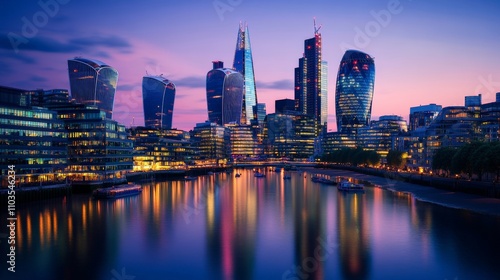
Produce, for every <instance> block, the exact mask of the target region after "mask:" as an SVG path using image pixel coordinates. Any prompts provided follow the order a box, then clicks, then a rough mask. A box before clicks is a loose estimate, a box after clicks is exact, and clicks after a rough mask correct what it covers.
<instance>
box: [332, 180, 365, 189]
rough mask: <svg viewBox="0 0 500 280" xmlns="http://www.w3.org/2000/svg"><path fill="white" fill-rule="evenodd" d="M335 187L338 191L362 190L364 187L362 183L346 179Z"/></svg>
mask: <svg viewBox="0 0 500 280" xmlns="http://www.w3.org/2000/svg"><path fill="white" fill-rule="evenodd" d="M337 189H338V190H339V191H346V192H364V191H365V187H364V186H363V185H362V184H354V183H352V182H349V181H347V180H343V181H342V182H340V183H339V184H338V185H337Z"/></svg>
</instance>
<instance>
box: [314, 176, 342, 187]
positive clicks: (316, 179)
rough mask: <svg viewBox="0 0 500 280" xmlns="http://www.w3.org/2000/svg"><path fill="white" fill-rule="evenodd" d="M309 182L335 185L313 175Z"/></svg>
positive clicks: (330, 181) (333, 182) (331, 181)
mask: <svg viewBox="0 0 500 280" xmlns="http://www.w3.org/2000/svg"><path fill="white" fill-rule="evenodd" d="M311 180H312V181H313V182H315V183H321V184H326V185H335V184H336V182H335V181H333V180H330V179H327V178H324V177H320V176H318V175H314V176H312V177H311Z"/></svg>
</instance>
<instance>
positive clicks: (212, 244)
mask: <svg viewBox="0 0 500 280" xmlns="http://www.w3.org/2000/svg"><path fill="white" fill-rule="evenodd" d="M238 172H240V173H241V177H239V178H236V177H234V174H225V173H221V174H215V175H210V176H209V175H207V176H200V177H198V178H197V180H194V181H167V182H149V183H144V184H143V186H144V189H143V192H142V194H140V195H138V196H132V197H126V198H121V199H117V200H114V201H106V200H99V201H95V200H92V199H90V198H89V197H88V196H86V195H74V196H72V197H66V198H57V199H52V200H49V201H43V202H36V203H29V204H22V205H18V209H17V213H18V216H17V218H18V227H17V231H16V236H17V243H16V244H17V258H16V271H17V272H16V274H15V276H16V277H15V278H12V276H13V275H11V274H8V272H7V270H6V267H5V269H3V271H2V272H1V273H0V275H1V276H2V278H1V279H108V280H109V279H113V278H114V279H120V277H121V278H124V277H125V276H135V279H424V278H425V279H499V278H500V277H499V276H500V268H499V267H498V266H497V261H498V259H500V253H499V252H498V248H500V238H498V237H499V236H500V218H498V217H493V216H486V215H479V214H474V213H471V212H468V211H464V210H454V209H448V208H444V207H440V206H435V205H432V204H428V203H424V202H419V201H417V200H415V199H413V198H412V197H411V196H410V195H408V194H405V193H392V192H389V191H386V190H383V189H380V188H373V187H367V188H366V192H365V193H364V194H359V193H357V194H354V193H341V192H337V189H336V188H335V187H333V186H326V185H321V184H319V183H313V182H311V180H310V176H309V174H306V173H300V172H289V174H291V176H292V179H291V180H284V179H283V172H281V173H275V172H267V176H266V177H264V178H256V177H255V176H254V174H253V172H252V171H251V170H239V171H238ZM4 220H5V219H4ZM4 240H5V239H4ZM0 247H1V249H2V252H7V244H6V242H3V240H2V243H0ZM2 255H3V258H5V254H2ZM3 263H4V264H5V261H4V262H3ZM125 279H126V278H125Z"/></svg>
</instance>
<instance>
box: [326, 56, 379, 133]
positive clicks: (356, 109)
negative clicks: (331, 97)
mask: <svg viewBox="0 0 500 280" xmlns="http://www.w3.org/2000/svg"><path fill="white" fill-rule="evenodd" d="M374 84H375V63H374V61H373V58H372V57H370V56H369V55H368V54H366V53H363V52H360V51H356V50H348V51H346V53H345V54H344V56H343V57H342V60H341V61H340V66H339V72H338V75H337V87H336V91H335V112H336V117H337V130H338V131H339V132H342V133H353V132H355V131H356V129H357V128H359V127H363V126H368V125H369V124H370V117H371V111H372V101H373V88H374Z"/></svg>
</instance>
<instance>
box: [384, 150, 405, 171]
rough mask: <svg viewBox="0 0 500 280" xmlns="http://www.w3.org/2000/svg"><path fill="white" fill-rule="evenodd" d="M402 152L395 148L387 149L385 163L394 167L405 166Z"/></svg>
mask: <svg viewBox="0 0 500 280" xmlns="http://www.w3.org/2000/svg"><path fill="white" fill-rule="evenodd" d="M403 155H404V153H403V152H401V151H396V150H389V153H388V154H387V158H386V159H387V165H389V166H391V167H394V168H402V167H403V166H405V160H404V158H403Z"/></svg>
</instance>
